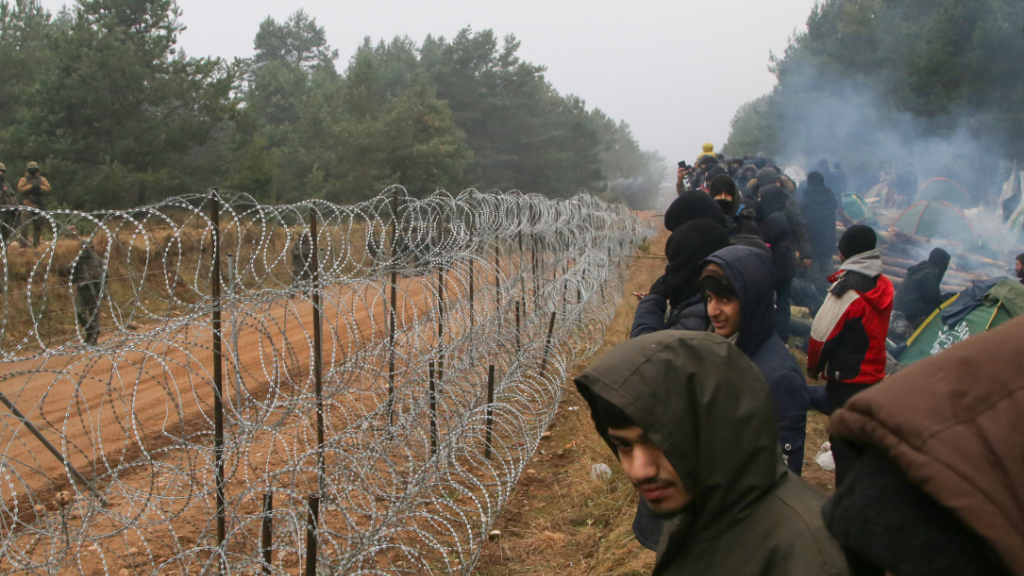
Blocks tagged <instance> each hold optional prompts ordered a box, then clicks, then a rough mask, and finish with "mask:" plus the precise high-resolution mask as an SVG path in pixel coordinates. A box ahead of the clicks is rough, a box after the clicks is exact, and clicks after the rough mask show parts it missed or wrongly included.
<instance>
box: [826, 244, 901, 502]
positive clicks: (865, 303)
mask: <svg viewBox="0 0 1024 576" xmlns="http://www.w3.org/2000/svg"><path fill="white" fill-rule="evenodd" d="M876 243H877V237H876V236H875V231H874V230H872V229H871V227H869V226H865V225H863V224H857V225H856V226H851V227H850V228H848V229H847V230H846V232H844V233H843V235H842V237H841V238H840V239H839V258H840V260H842V265H841V266H840V267H839V272H838V273H836V274H833V275H832V276H831V277H830V278H829V282H834V284H833V285H832V288H830V289H829V294H828V296H827V297H826V298H825V303H824V304H822V305H821V310H819V311H818V315H817V316H816V317H815V318H814V323H813V324H812V325H811V342H810V345H809V346H808V349H807V374H808V375H809V376H810V377H811V378H813V379H814V380H817V379H818V377H819V376H824V377H825V380H826V384H825V395H826V399H827V400H826V402H827V411H828V413H829V414H831V413H832V412H834V411H835V410H836V409H838V408H840V407H842V406H843V404H845V403H846V401H847V400H849V399H850V398H851V397H852V396H853V395H854V394H857V393H859V392H861V391H863V390H866V389H867V388H868V387H870V386H872V385H874V384H877V383H878V382H880V381H881V380H882V379H883V378H885V361H886V356H885V352H886V349H885V339H886V336H887V335H888V333H889V316H890V314H891V313H892V300H893V286H892V282H891V281H890V280H889V279H888V278H886V277H885V276H884V275H883V274H882V255H881V253H879V252H878V250H877V249H876V248H875V246H876ZM831 442H832V456H833V458H834V459H835V464H836V486H841V485H842V482H843V480H844V479H845V476H846V474H848V473H849V471H850V468H851V467H852V466H853V455H852V453H851V452H850V449H849V448H848V447H846V446H844V445H842V443H841V442H837V441H836V440H835V439H832V440H831Z"/></svg>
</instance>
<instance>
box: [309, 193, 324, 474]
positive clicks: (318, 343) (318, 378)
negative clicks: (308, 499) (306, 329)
mask: <svg viewBox="0 0 1024 576" xmlns="http://www.w3.org/2000/svg"><path fill="white" fill-rule="evenodd" d="M316 223H317V212H316V210H311V211H310V213H309V233H310V235H311V236H312V237H313V257H312V258H311V261H310V267H312V269H313V270H312V273H313V385H314V386H315V394H316V452H317V486H318V487H319V488H318V489H319V491H320V492H319V493H320V494H322V493H323V491H324V381H323V346H324V342H323V332H322V330H321V326H320V314H321V309H320V306H321V299H320V291H321V286H320V251H319V250H318V248H317V229H316Z"/></svg>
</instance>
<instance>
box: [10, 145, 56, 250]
mask: <svg viewBox="0 0 1024 576" xmlns="http://www.w3.org/2000/svg"><path fill="white" fill-rule="evenodd" d="M49 193H50V183H49V182H48V181H47V180H46V178H43V177H42V175H40V174H39V164H38V163H36V162H29V163H28V166H26V167H25V175H24V176H22V177H21V180H19V181H18V194H21V196H22V202H21V203H22V204H23V205H25V206H30V207H32V208H36V209H38V210H43V195H44V194H49ZM44 220H45V219H44V218H43V217H42V216H39V215H35V216H34V217H33V218H32V247H33V248H38V247H39V238H40V236H42V234H43V221H44Z"/></svg>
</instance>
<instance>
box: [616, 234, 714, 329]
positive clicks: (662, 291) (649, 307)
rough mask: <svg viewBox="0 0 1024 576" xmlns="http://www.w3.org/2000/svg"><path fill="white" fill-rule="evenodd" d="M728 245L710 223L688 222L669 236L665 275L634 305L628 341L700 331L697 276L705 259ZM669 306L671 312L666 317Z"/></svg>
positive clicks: (703, 321)
mask: <svg viewBox="0 0 1024 576" xmlns="http://www.w3.org/2000/svg"><path fill="white" fill-rule="evenodd" d="M728 245H729V237H728V236H726V234H725V231H724V230H722V227H721V226H719V225H718V224H716V223H714V222H712V221H710V220H703V219H702V220H694V221H692V222H688V223H686V224H684V225H682V226H680V227H679V228H677V229H676V231H675V232H673V233H672V235H671V236H669V239H668V243H667V248H666V250H665V255H666V256H667V257H668V266H666V267H665V274H663V275H662V276H661V277H660V278H658V279H657V280H655V282H654V284H653V285H651V290H650V292H649V293H648V294H647V295H646V296H644V297H643V299H641V300H640V303H639V304H637V307H636V313H634V315H633V328H632V329H631V330H630V334H629V337H630V338H636V337H637V336H641V335H643V334H649V333H651V332H657V331H659V330H666V329H671V330H704V329H705V328H706V327H707V317H706V316H705V315H704V299H703V297H702V296H701V293H700V284H699V282H698V281H699V279H700V273H701V268H702V263H703V261H704V259H705V258H707V257H708V256H710V255H711V254H712V253H714V252H716V251H717V250H721V249H722V248H725V247H726V246H728ZM669 305H671V306H672V311H671V313H669V314H668V315H667V317H666V313H667V312H668V307H669Z"/></svg>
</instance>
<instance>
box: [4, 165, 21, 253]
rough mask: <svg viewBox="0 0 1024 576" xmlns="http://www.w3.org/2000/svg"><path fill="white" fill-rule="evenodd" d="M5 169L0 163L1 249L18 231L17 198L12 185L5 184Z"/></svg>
mask: <svg viewBox="0 0 1024 576" xmlns="http://www.w3.org/2000/svg"><path fill="white" fill-rule="evenodd" d="M6 172H7V167H6V166H4V165H3V164H2V163H0V241H2V242H3V247H5V248H6V247H7V243H8V242H9V241H10V240H11V236H12V235H13V234H14V231H15V230H17V229H18V212H19V210H18V208H17V206H18V196H17V195H16V194H15V193H14V185H12V184H10V183H8V182H7V179H6V177H5V176H4V174H5V173H6Z"/></svg>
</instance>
